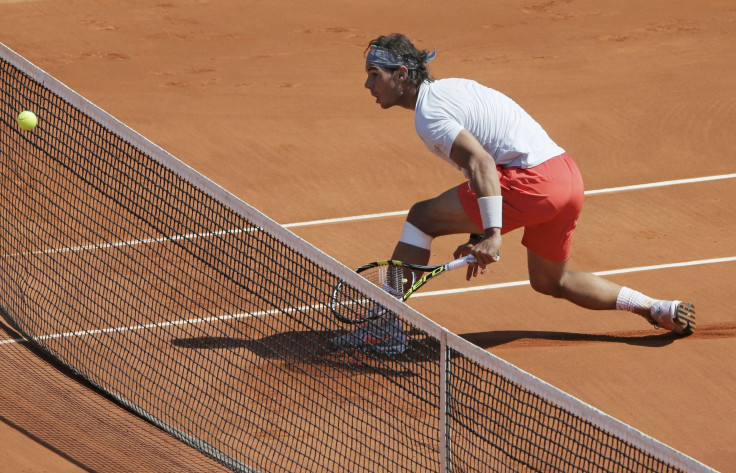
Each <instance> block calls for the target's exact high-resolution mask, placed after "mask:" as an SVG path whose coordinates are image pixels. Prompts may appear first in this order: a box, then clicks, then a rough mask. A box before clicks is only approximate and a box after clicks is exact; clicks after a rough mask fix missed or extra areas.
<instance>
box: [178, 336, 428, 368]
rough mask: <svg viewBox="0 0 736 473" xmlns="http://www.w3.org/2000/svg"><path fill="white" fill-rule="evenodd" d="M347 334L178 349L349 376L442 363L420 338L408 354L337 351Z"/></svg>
mask: <svg viewBox="0 0 736 473" xmlns="http://www.w3.org/2000/svg"><path fill="white" fill-rule="evenodd" d="M341 333H344V332H342V331H332V330H322V331H320V330H305V331H299V330H293V331H288V332H282V333H277V334H273V335H268V336H265V337H260V338H237V337H214V336H204V337H191V338H176V339H173V340H172V344H173V345H174V346H177V347H181V348H186V349H196V350H223V349H230V350H236V351H237V350H239V349H245V350H248V351H249V352H250V353H252V354H253V355H255V356H257V357H259V358H260V359H269V360H272V361H275V362H279V361H280V362H285V363H289V364H294V365H304V364H310V363H311V364H315V365H329V366H330V367H332V368H341V369H343V370H346V371H348V372H359V373H362V372H368V371H373V370H375V369H380V370H381V371H382V372H384V374H388V375H396V376H406V375H407V371H406V369H405V368H406V366H407V365H408V364H411V363H425V362H436V361H437V360H439V357H440V355H439V353H440V345H439V342H438V341H436V340H433V339H431V338H427V337H423V336H420V335H417V336H414V337H410V340H409V343H408V348H407V350H406V351H405V352H404V353H401V354H395V355H381V354H377V353H374V352H369V351H363V350H361V349H359V348H348V349H335V348H334V347H333V346H332V344H331V343H330V338H332V337H334V336H335V335H339V334H341Z"/></svg>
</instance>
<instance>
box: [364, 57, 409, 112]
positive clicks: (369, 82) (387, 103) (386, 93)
mask: <svg viewBox="0 0 736 473" xmlns="http://www.w3.org/2000/svg"><path fill="white" fill-rule="evenodd" d="M365 72H366V73H367V74H368V78H367V79H366V81H365V88H366V89H368V90H370V91H371V95H372V96H374V97H375V98H376V103H377V104H379V105H380V106H381V108H390V107H393V106H394V105H396V104H397V102H398V101H399V99H400V98H401V96H402V95H403V89H402V87H401V84H399V83H398V82H397V80H396V77H397V74H396V73H397V71H393V72H391V71H388V70H386V69H384V68H382V67H379V66H374V65H372V64H368V65H367V66H366V68H365Z"/></svg>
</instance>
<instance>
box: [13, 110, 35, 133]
mask: <svg viewBox="0 0 736 473" xmlns="http://www.w3.org/2000/svg"><path fill="white" fill-rule="evenodd" d="M18 125H19V126H20V127H21V128H22V129H24V130H33V129H34V128H36V125H38V117H37V116H36V114H35V113H33V112H31V111H30V110H24V111H22V112H20V114H19V115H18Z"/></svg>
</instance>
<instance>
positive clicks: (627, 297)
mask: <svg viewBox="0 0 736 473" xmlns="http://www.w3.org/2000/svg"><path fill="white" fill-rule="evenodd" d="M653 302H654V299H652V298H651V297H647V296H645V295H644V294H642V293H641V292H639V291H635V290H633V289H629V288H628V287H622V288H621V291H620V292H619V293H618V297H617V298H616V310H628V311H629V312H637V309H640V310H648V309H649V308H650V307H651V306H652V303H653Z"/></svg>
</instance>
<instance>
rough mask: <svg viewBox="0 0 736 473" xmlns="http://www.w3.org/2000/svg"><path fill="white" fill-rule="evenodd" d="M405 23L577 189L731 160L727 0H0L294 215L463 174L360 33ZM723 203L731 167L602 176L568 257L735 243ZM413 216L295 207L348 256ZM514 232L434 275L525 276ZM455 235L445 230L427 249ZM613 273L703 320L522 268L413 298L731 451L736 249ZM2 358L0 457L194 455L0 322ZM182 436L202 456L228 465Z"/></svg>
mask: <svg viewBox="0 0 736 473" xmlns="http://www.w3.org/2000/svg"><path fill="white" fill-rule="evenodd" d="M393 31H400V32H403V33H405V34H407V35H408V36H409V37H410V38H412V39H413V40H414V42H415V44H416V45H417V46H418V47H420V48H425V49H432V48H435V47H436V48H437V50H438V56H437V58H436V59H435V61H434V62H433V63H432V64H431V66H432V71H433V74H434V75H435V76H436V77H438V78H442V77H467V78H472V79H476V80H478V81H480V82H482V83H484V84H486V85H488V86H491V87H493V88H496V89H498V90H500V91H502V92H504V93H506V94H507V95H509V96H511V97H512V98H514V99H515V100H516V101H517V102H518V103H520V104H521V105H522V106H523V107H524V108H525V109H526V110H527V111H529V112H530V113H531V114H532V116H534V117H535V118H536V119H537V121H539V122H540V123H541V124H542V125H543V126H544V127H545V128H546V130H547V131H548V132H549V134H550V135H551V136H552V137H553V139H555V140H556V141H557V142H558V143H559V144H560V145H561V146H562V147H563V148H565V149H566V150H567V151H568V152H569V153H570V154H571V155H572V156H573V157H574V158H575V160H576V161H577V163H578V165H579V167H580V168H581V171H582V173H583V176H584V178H585V182H586V188H587V189H588V190H597V189H610V188H615V187H621V186H629V185H634V184H648V183H656V182H662V181H669V180H677V179H690V178H701V177H707V176H717V175H726V174H732V173H736V154H735V153H736V151H735V150H736V133H734V125H735V124H736V84H735V83H734V77H736V54H735V53H734V45H735V44H736V2H734V1H733V0H702V1H697V2H693V1H687V0H669V1H667V2H659V1H651V0H644V1H642V0H618V1H616V2H610V1H601V0H585V1H583V0H463V1H461V2H448V1H446V0H427V1H423V2H393V1H386V0H375V1H372V2H364V1H336V0H322V1H318V2H304V1H302V0H270V1H242V0H209V1H208V0H170V1H166V0H160V1H155V0H154V1H150V0H130V1H125V2H123V1H119V0H115V1H104V2H100V1H92V0H67V1H51V0H46V1H44V0H39V1H13V0H10V1H8V0H0V41H1V42H3V43H5V44H6V45H8V46H9V47H10V48H12V49H14V50H15V51H17V52H18V53H20V54H21V55H23V56H24V57H26V58H27V59H29V60H30V61H32V62H33V63H35V64H37V65H38V66H39V67H41V68H42V69H44V70H46V71H47V72H49V73H50V74H51V75H53V76H54V77H56V78H57V79H59V80H60V81H62V82H64V83H65V84H67V85H68V86H69V87H70V88H72V89H74V90H76V91H77V92H79V93H80V94H82V95H83V96H85V97H87V98H88V99H89V100H91V101H92V102H94V103H95V104H97V105H98V106H100V107H101V108H103V109H104V110H106V111H107V112H109V113H110V114H112V115H113V116H115V117H116V118H118V119H119V120H120V121H122V122H123V123H126V124H127V125H129V126H130V127H131V128H133V129H135V130H136V131H138V132H140V133H141V134H143V135H144V136H146V137H148V138H149V139H151V140H152V141H153V142H155V143H157V144H158V145H160V146H162V147H163V148H165V149H166V150H168V151H169V152H171V153H172V154H173V155H174V156H176V157H178V158H179V159H181V160H182V161H184V162H186V163H188V164H189V165H191V166H192V167H194V168H195V169H197V170H198V171H199V172H201V173H203V174H204V175H206V176H208V177H209V178H211V179H212V180H214V181H215V182H217V183H219V184H220V185H222V186H223V187H225V188H226V189H228V190H229V191H231V192H232V193H234V194H235V195H237V196H238V197H240V198H242V199H243V200H245V201H247V202H248V203H250V204H251V205H253V206H255V207H257V208H258V209H260V210H261V211H263V212H265V213H266V214H267V215H269V216H270V217H272V218H274V219H275V220H276V221H278V222H280V223H282V224H288V223H296V222H310V221H314V220H321V219H329V218H336V217H349V216H357V215H364V214H375V213H381V212H391V211H400V210H407V209H408V208H409V207H410V206H411V204H412V203H413V202H415V201H417V200H421V199H425V198H428V197H432V196H434V195H436V194H438V193H440V192H441V191H444V190H445V189H447V188H450V187H452V186H454V185H456V184H458V183H459V182H460V181H461V178H462V177H461V175H460V174H459V173H457V172H455V171H454V170H453V169H452V168H450V167H449V166H448V165H447V164H445V163H444V162H443V161H441V160H440V159H438V158H436V157H434V156H433V155H431V154H430V153H429V152H428V151H427V150H426V149H425V148H424V146H423V145H422V144H421V142H420V141H419V139H418V138H417V137H416V136H415V133H414V129H413V115H412V112H410V111H407V110H404V109H391V110H387V111H386V110H381V109H380V107H378V106H377V105H376V104H375V103H374V100H373V98H372V97H371V96H370V94H369V93H368V91H367V90H365V89H363V82H364V80H365V74H364V70H363V66H364V63H363V51H364V49H365V48H366V45H367V44H368V41H369V40H370V39H372V38H374V37H376V36H378V35H380V34H386V33H390V32H393ZM732 177H733V176H732ZM734 204H736V180H735V179H733V178H728V179H720V180H714V181H708V182H696V183H688V184H680V185H674V186H665V187H651V188H644V189H639V190H627V191H621V192H606V193H600V194H593V195H589V196H588V197H587V199H586V204H585V208H584V210H583V215H582V217H581V219H580V222H579V227H578V230H577V232H576V234H575V238H574V242H573V256H572V259H571V261H570V267H571V268H573V269H582V270H586V271H607V270H616V269H624V270H626V269H629V268H637V267H643V266H652V265H670V264H679V263H687V262H702V261H703V260H708V259H714V258H733V257H734V256H736V238H734V230H736V212H734ZM403 218H404V217H403V216H398V217H385V218H379V219H369V220H359V221H355V222H350V223H332V224H319V225H307V226H299V227H294V229H293V230H294V231H295V232H296V233H297V234H299V235H300V236H301V237H303V238H304V239H306V240H307V241H309V242H311V243H313V244H314V245H316V246H317V247H319V248H320V249H322V250H324V251H325V252H327V253H328V254H330V255H332V256H334V257H335V258H337V259H338V260H340V261H342V262H344V263H345V264H347V265H348V266H352V267H354V266H357V265H359V264H361V263H364V262H366V261H369V260H374V259H382V258H385V257H388V256H389V255H390V253H391V251H392V249H393V245H394V243H395V241H396V239H397V238H398V236H399V234H400V231H401V227H402V224H403ZM520 238H521V234H520V233H512V234H509V235H508V236H507V237H506V238H505V240H504V246H503V250H502V252H503V258H502V260H501V263H500V264H498V265H496V266H494V267H493V268H492V270H491V271H489V273H487V274H486V275H484V276H483V277H481V278H479V279H478V280H475V281H472V282H471V283H466V282H465V280H464V277H463V274H453V275H448V276H447V277H445V278H441V279H444V280H438V281H437V283H436V286H433V289H445V288H465V287H468V286H469V285H493V284H499V283H505V282H514V281H524V280H526V279H527V275H526V262H525V251H524V249H523V248H522V247H521V245H520V243H519V241H520ZM458 243H460V239H459V238H450V237H445V238H439V239H437V240H436V244H435V247H434V250H433V255H432V261H433V262H437V263H439V262H444V261H445V260H448V259H449V258H450V257H451V253H452V250H453V249H454V248H455V246H456V245H457V244H458ZM609 277H610V279H611V280H613V281H615V282H617V283H619V284H625V285H628V286H631V287H634V288H637V289H639V290H641V291H642V292H644V293H646V294H649V295H652V296H654V297H661V298H679V299H686V300H689V301H693V302H694V303H695V304H696V307H697V308H698V331H697V332H696V333H695V335H693V336H691V337H688V338H685V339H676V338H674V337H672V336H671V335H670V334H668V333H665V332H664V331H662V330H659V331H657V330H655V329H653V328H652V327H650V326H649V324H647V323H646V322H645V321H644V320H643V319H641V318H639V317H637V316H634V315H631V314H628V313H621V312H615V311H611V312H589V311H586V310H583V309H579V308H577V307H575V306H573V305H571V304H570V303H567V302H565V301H559V300H554V299H552V298H549V297H545V296H542V295H539V294H536V293H534V292H533V291H532V289H531V288H530V287H529V286H528V285H523V284H522V285H518V286H512V287H505V288H496V289H486V290H481V291H477V292H470V293H458V294H453V295H442V296H431V297H423V298H421V297H416V298H415V299H414V300H413V301H412V302H410V303H411V304H412V305H413V306H414V307H415V308H417V309H418V310H419V311H421V312H423V313H424V314H426V316H427V317H429V318H431V319H433V320H435V321H437V322H438V323H440V324H442V325H444V326H445V327H447V328H448V329H450V330H452V331H453V332H456V333H459V334H463V335H464V336H465V337H466V338H467V339H469V340H471V341H472V342H474V343H476V344H478V345H480V346H481V347H483V348H485V349H487V350H489V351H491V352H492V353H494V354H496V355H498V356H500V357H502V358H504V359H506V360H508V361H510V362H512V363H514V364H516V365H517V366H519V367H521V368H522V369H524V370H526V371H528V372H531V373H532V374H534V375H536V376H538V377H540V378H542V379H543V380H545V381H547V382H549V383H551V384H553V385H555V386H557V387H559V388H561V389H563V390H565V391H567V392H569V393H570V394H572V395H574V396H576V397H578V398H580V399H582V400H583V401H585V402H587V403H589V404H592V405H593V406H595V407H597V408H599V409H601V410H603V411H604V412H606V413H608V414H610V415H612V416H614V417H616V418H618V419H620V420H622V421H624V422H626V423H628V424H630V425H632V426H634V427H635V428H637V429H639V430H641V431H643V432H644V433H646V434H648V435H651V436H652V437H654V438H656V439H658V440H660V441H662V442H665V443H667V444H669V445H671V446H672V447H674V448H676V449H678V450H680V451H682V452H684V453H686V454H688V455H690V456H692V457H694V458H696V459H698V460H700V461H702V462H704V463H705V464H707V465H709V466H711V467H713V468H716V469H718V470H720V471H724V472H727V471H736V394H735V393H736V363H735V362H734V360H736V342H735V341H734V336H736V308H735V307H736V305H735V304H734V300H733V297H734V286H735V283H736V262H735V261H733V259H731V260H730V261H729V260H727V261H725V262H718V263H701V264H696V265H691V266H674V267H666V268H661V269H653V270H648V271H640V272H622V273H620V274H615V275H611V276H609ZM3 337H4V338H13V335H12V334H3ZM0 380H1V384H0V445H2V448H1V449H0V452H1V453H0V465H2V466H1V467H0V469H2V471H13V472H21V471H22V472H47V471H54V472H82V471H98V472H102V471H115V472H121V471H172V472H173V471H185V467H184V466H182V465H181V464H179V461H180V460H181V459H183V458H186V457H187V456H188V455H193V454H190V453H189V451H190V449H188V448H187V447H183V446H179V444H178V443H177V442H176V441H174V440H172V439H170V438H169V437H168V436H166V435H165V434H162V433H160V432H159V431H157V430H156V429H155V428H152V427H150V426H149V425H148V424H146V423H145V422H142V421H140V420H138V419H137V418H135V417H133V416H131V415H129V414H127V413H126V412H124V411H122V410H119V409H117V408H116V407H115V406H114V405H112V404H110V403H108V402H107V401H105V400H104V399H103V398H101V397H100V396H99V395H97V394H95V393H94V392H92V391H90V390H87V389H86V388H82V387H80V386H79V385H77V384H76V383H74V382H73V381H71V380H70V379H69V378H67V377H65V376H64V375H63V374H61V373H59V372H58V371H57V370H55V369H54V368H51V367H50V365H48V364H47V363H45V362H43V360H40V359H39V358H38V357H36V356H35V355H32V354H31V353H29V352H28V351H27V348H25V347H24V346H22V345H19V344H13V343H10V344H3V345H0ZM102 412H104V414H105V415H104V416H102V415H99V416H98V413H102ZM111 415H112V416H119V421H117V422H115V423H114V425H113V424H111V423H110V421H109V419H110V416H111ZM103 419H104V421H103ZM111 445H113V446H114V447H113V448H111ZM193 458H195V459H194V460H189V461H194V463H193V464H194V465H195V466H197V463H196V462H201V464H199V465H198V466H197V467H196V468H195V471H197V470H198V471H218V470H219V467H218V466H216V465H213V464H211V462H209V461H207V460H204V459H201V457H198V456H196V455H194V457H193ZM189 465H190V466H191V465H192V463H190V464H189Z"/></svg>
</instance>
